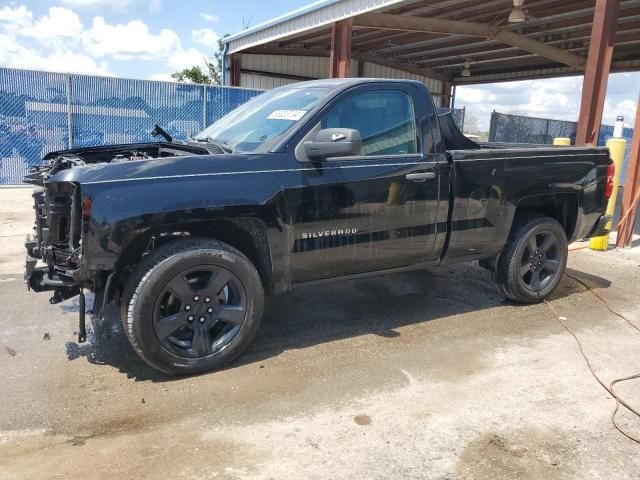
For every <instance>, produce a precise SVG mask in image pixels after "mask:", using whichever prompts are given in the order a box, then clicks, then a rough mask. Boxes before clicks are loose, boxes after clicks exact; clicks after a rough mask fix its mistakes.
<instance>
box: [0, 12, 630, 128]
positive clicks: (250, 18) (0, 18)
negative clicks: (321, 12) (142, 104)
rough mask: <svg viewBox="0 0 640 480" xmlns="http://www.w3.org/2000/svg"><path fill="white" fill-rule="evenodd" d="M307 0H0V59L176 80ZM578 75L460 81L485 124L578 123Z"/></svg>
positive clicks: (625, 106)
mask: <svg viewBox="0 0 640 480" xmlns="http://www.w3.org/2000/svg"><path fill="white" fill-rule="evenodd" d="M309 3H311V0H179V1H178V0H56V1H53V2H51V1H49V2H45V1H39V0H31V1H2V0H0V66H4V67H13V68H29V69H37V70H50V71H62V72H74V73H91V74H98V75H112V76H119V77H126V78H141V79H152V80H170V75H171V73H173V72H176V71H179V70H182V69H183V68H187V67H191V66H193V65H202V64H204V58H205V57H206V58H209V57H211V56H212V54H213V53H214V51H215V49H216V48H217V39H218V38H219V37H221V36H223V35H224V34H226V33H230V34H232V33H236V32H238V31H240V30H242V29H243V27H244V26H246V25H249V26H255V25H257V24H259V23H261V22H264V21H266V20H269V19H271V18H273V17H276V16H279V15H282V14H284V13H287V12H290V11H291V10H294V9H296V8H299V7H302V6H304V5H308V4H309ZM581 88H582V78H581V77H567V78H558V79H550V80H535V81H520V82H508V83H497V84H492V85H482V86H467V87H459V88H458V90H457V98H456V106H457V107H461V106H466V107H467V111H468V112H470V113H471V114H473V115H474V116H475V117H476V119H477V124H478V127H479V129H480V130H488V128H489V118H490V114H491V111H493V110H496V111H498V112H503V113H517V114H523V115H531V116H537V117H543V118H556V119H561V120H576V119H577V116H578V111H579V108H580V91H581ZM639 93H640V73H633V74H615V75H612V76H611V78H610V81H609V87H608V91H607V98H606V105H605V112H604V122H605V123H609V124H612V123H613V122H614V121H615V117H616V116H617V115H624V116H625V119H626V125H627V126H631V123H632V121H633V118H634V116H635V106H636V102H637V100H638V94H639Z"/></svg>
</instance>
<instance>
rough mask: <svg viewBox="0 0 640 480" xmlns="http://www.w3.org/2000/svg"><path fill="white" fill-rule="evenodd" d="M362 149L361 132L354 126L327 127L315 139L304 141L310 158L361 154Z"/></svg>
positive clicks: (322, 158)
mask: <svg viewBox="0 0 640 480" xmlns="http://www.w3.org/2000/svg"><path fill="white" fill-rule="evenodd" d="M361 149H362V137H361V136H360V132H359V131H358V130H354V129H352V128H325V129H324V130H320V131H319V132H318V133H317V134H316V136H315V137H314V138H313V140H311V141H309V142H305V143H304V151H305V153H306V155H307V157H308V158H309V160H324V159H326V158H331V157H346V156H351V155H360V151H361Z"/></svg>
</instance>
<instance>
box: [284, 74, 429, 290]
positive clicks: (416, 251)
mask: <svg viewBox="0 0 640 480" xmlns="http://www.w3.org/2000/svg"><path fill="white" fill-rule="evenodd" d="M382 85H384V84H382ZM363 87H364V88H362V87H360V88H357V89H355V91H349V92H345V93H344V94H343V95H342V97H339V99H338V100H337V101H336V102H334V103H333V105H332V106H330V107H329V108H328V110H327V111H325V112H324V113H322V114H321V118H320V119H319V125H318V124H317V123H315V122H313V123H314V128H313V130H315V131H317V130H320V129H326V128H349V129H355V130H358V131H359V132H360V135H361V137H362V148H361V152H360V155H355V156H346V157H337V158H328V159H325V160H322V161H321V162H317V163H313V164H309V163H307V164H303V165H302V166H303V167H305V168H302V169H300V170H299V171H297V172H294V174H295V175H297V179H296V182H295V184H296V187H294V188H292V189H290V190H289V191H288V193H287V197H288V204H289V207H290V212H291V221H292V228H293V235H294V239H293V249H292V250H293V252H292V280H293V282H294V283H296V282H306V281H312V280H317V279H322V278H329V277H334V276H341V275H349V274H358V273H363V272H369V271H375V270H382V269H389V268H394V267H401V266H406V265H411V264H414V263H418V262H422V261H425V260H428V259H429V258H430V255H431V253H432V251H433V247H434V242H435V235H436V211H437V205H438V181H439V179H438V173H437V161H436V160H437V159H436V158H435V156H434V155H432V154H431V153H428V154H425V153H424V152H423V151H422V149H423V143H424V142H423V139H422V136H421V132H420V129H419V128H418V126H417V125H416V116H417V113H422V112H417V111H416V110H419V109H420V107H418V105H417V103H416V102H415V101H414V100H415V99H416V98H418V96H417V92H414V91H413V89H411V88H410V87H407V88H404V87H400V86H398V85H397V84H394V85H393V88H384V87H379V88H375V87H373V86H372V85H371V84H369V85H365V86H363ZM428 144H429V145H431V144H432V142H428Z"/></svg>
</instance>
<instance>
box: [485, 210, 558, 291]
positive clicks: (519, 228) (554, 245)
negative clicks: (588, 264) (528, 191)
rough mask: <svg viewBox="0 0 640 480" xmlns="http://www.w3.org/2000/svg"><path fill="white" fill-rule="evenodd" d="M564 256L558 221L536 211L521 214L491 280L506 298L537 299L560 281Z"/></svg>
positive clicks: (551, 289)
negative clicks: (529, 213) (537, 213)
mask: <svg viewBox="0 0 640 480" xmlns="http://www.w3.org/2000/svg"><path fill="white" fill-rule="evenodd" d="M567 256H568V243H567V236H566V233H565V231H564V228H563V227H562V225H560V223H558V221H556V220H555V219H553V218H550V217H545V216H541V215H535V214H531V215H521V216H519V217H517V218H516V220H515V222H514V225H513V228H512V230H511V233H510V234H509V239H508V240H507V244H506V245H505V247H504V249H503V251H502V253H501V255H500V259H499V260H498V265H497V269H496V272H495V274H494V281H495V283H496V286H497V288H498V290H499V291H500V292H501V293H502V294H503V295H504V296H505V297H507V298H508V299H511V300H514V301H516V302H520V303H536V302H540V301H542V300H543V299H544V298H545V297H546V296H547V295H549V294H550V293H551V292H552V291H553V290H554V289H555V288H556V287H557V286H558V283H560V280H561V278H562V275H563V274H564V271H565V268H566V266H567Z"/></svg>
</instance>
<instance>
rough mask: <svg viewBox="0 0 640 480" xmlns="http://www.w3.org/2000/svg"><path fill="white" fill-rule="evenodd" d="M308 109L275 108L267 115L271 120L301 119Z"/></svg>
mask: <svg viewBox="0 0 640 480" xmlns="http://www.w3.org/2000/svg"><path fill="white" fill-rule="evenodd" d="M305 113H307V111H306V110H274V111H273V112H271V113H270V114H269V116H268V117H267V118H268V119H269V120H300V119H301V118H302V117H304V114H305Z"/></svg>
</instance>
